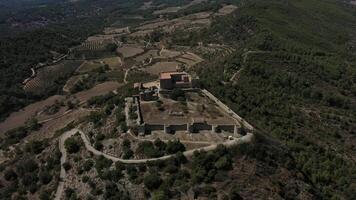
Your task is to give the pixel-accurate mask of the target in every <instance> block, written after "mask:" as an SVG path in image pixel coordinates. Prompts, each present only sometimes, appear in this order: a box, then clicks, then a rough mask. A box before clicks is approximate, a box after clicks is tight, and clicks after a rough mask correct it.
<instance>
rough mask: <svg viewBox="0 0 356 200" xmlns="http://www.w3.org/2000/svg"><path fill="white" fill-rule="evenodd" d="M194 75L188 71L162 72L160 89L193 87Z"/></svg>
mask: <svg viewBox="0 0 356 200" xmlns="http://www.w3.org/2000/svg"><path fill="white" fill-rule="evenodd" d="M192 82H193V81H192V77H191V76H190V75H189V74H188V73H186V72H162V73H160V75H159V83H160V89H163V90H172V89H174V88H191V87H193V84H192Z"/></svg>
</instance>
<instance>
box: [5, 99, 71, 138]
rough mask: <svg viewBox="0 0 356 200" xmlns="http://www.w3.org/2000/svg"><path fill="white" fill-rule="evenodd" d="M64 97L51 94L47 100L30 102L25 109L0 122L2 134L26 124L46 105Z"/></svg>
mask: <svg viewBox="0 0 356 200" xmlns="http://www.w3.org/2000/svg"><path fill="white" fill-rule="evenodd" d="M64 99H65V97H64V96H60V95H55V96H51V97H49V98H48V99H46V100H43V101H39V102H36V103H33V104H30V105H28V106H26V107H25V108H24V109H22V110H20V111H18V112H14V113H12V114H11V115H10V116H9V117H8V118H7V119H6V120H5V121H3V122H2V123H0V134H3V133H5V132H6V131H8V130H11V129H13V128H17V127H20V126H22V125H24V124H25V123H26V121H28V120H29V119H31V118H33V117H35V116H36V114H37V113H38V112H40V111H42V110H43V109H44V108H45V107H46V106H50V105H53V104H54V103H55V102H56V101H61V100H64Z"/></svg>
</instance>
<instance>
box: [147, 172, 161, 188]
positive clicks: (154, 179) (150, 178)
mask: <svg viewBox="0 0 356 200" xmlns="http://www.w3.org/2000/svg"><path fill="white" fill-rule="evenodd" d="M143 183H144V184H145V186H146V188H147V189H149V190H154V189H157V188H158V187H159V186H160V185H161V183H162V179H161V178H160V177H159V175H158V174H156V173H153V174H148V175H146V176H145V177H144V179H143Z"/></svg>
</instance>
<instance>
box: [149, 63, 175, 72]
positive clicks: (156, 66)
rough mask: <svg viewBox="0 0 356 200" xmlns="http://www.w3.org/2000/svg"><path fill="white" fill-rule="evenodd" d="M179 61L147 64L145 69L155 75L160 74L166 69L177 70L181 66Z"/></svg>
mask: <svg viewBox="0 0 356 200" xmlns="http://www.w3.org/2000/svg"><path fill="white" fill-rule="evenodd" d="M179 65H180V64H179V63H178V62H157V63H155V64H153V65H151V66H147V67H145V68H144V70H145V71H146V72H148V73H150V74H153V75H159V73H161V72H165V71H176V70H177V69H178V67H179Z"/></svg>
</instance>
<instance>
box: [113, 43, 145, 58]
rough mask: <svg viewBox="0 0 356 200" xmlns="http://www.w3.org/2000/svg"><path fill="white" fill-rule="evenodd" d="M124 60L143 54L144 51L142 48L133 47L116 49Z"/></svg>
mask: <svg viewBox="0 0 356 200" xmlns="http://www.w3.org/2000/svg"><path fill="white" fill-rule="evenodd" d="M117 51H118V52H119V53H120V54H122V56H123V57H124V58H130V57H134V56H136V55H138V54H140V53H143V52H144V50H143V49H142V48H138V47H133V46H124V47H121V48H118V50H117Z"/></svg>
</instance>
